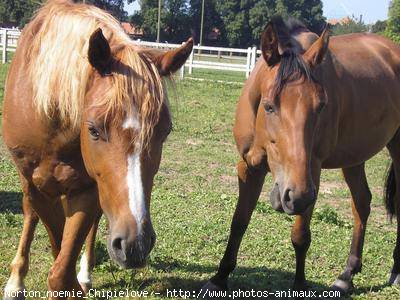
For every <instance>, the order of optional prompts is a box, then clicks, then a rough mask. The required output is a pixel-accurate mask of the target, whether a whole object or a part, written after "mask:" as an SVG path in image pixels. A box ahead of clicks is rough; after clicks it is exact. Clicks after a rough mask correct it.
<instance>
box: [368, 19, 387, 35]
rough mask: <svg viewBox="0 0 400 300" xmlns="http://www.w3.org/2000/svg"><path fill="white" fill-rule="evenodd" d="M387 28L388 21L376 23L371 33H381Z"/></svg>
mask: <svg viewBox="0 0 400 300" xmlns="http://www.w3.org/2000/svg"><path fill="white" fill-rule="evenodd" d="M386 27H387V21H380V20H378V21H376V23H375V24H374V25H372V28H371V31H372V32H373V33H381V32H384V31H385V30H386Z"/></svg>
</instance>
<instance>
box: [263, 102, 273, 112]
mask: <svg viewBox="0 0 400 300" xmlns="http://www.w3.org/2000/svg"><path fill="white" fill-rule="evenodd" d="M264 109H265V111H266V112H267V113H268V114H272V113H274V112H275V107H274V106H273V105H271V104H266V105H265V106H264Z"/></svg>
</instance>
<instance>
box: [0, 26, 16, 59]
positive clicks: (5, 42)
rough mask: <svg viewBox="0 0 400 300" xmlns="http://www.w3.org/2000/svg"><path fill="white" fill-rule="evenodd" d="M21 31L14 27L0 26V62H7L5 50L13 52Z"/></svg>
mask: <svg viewBox="0 0 400 300" xmlns="http://www.w3.org/2000/svg"><path fill="white" fill-rule="evenodd" d="M20 35H21V32H20V31H19V30H16V29H8V28H0V51H1V62H2V63H3V64H4V63H6V62H7V52H15V49H16V48H17V43H18V38H19V36H20Z"/></svg>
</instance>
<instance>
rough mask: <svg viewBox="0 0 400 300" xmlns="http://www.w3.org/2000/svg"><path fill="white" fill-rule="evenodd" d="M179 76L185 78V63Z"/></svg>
mask: <svg viewBox="0 0 400 300" xmlns="http://www.w3.org/2000/svg"><path fill="white" fill-rule="evenodd" d="M182 45H185V43H182ZM179 77H180V78H181V79H183V78H185V64H183V66H182V67H181V69H180V70H179Z"/></svg>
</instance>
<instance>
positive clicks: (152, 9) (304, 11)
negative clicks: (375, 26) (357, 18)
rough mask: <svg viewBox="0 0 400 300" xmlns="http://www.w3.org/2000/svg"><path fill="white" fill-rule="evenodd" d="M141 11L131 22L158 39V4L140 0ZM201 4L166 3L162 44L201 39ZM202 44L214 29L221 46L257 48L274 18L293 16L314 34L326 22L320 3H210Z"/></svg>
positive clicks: (271, 0) (191, 1)
mask: <svg viewBox="0 0 400 300" xmlns="http://www.w3.org/2000/svg"><path fill="white" fill-rule="evenodd" d="M139 4H140V7H141V10H140V11H139V12H137V13H136V14H135V15H134V16H133V17H132V18H131V20H132V21H133V22H135V23H136V25H138V26H141V27H142V28H143V29H144V32H145V35H146V39H153V40H154V39H155V37H156V35H157V12H158V0H140V1H139ZM201 9H202V0H189V1H187V0H186V1H185V0H164V1H162V12H161V40H167V41H169V42H182V41H183V40H185V39H186V38H187V36H188V35H189V34H191V35H193V36H194V37H195V41H196V43H197V42H198V41H199V37H200V24H201ZM204 14H205V17H204V30H203V41H207V40H206V38H205V37H206V36H207V34H208V33H210V32H211V30H212V29H213V28H217V29H219V30H220V32H221V36H220V38H219V44H220V45H223V46H231V47H247V46H252V45H257V44H258V43H259V40H260V35H261V32H262V30H263V29H264V27H265V25H266V24H267V22H268V20H270V19H271V17H272V16H273V15H274V14H282V15H284V16H294V17H297V18H298V19H300V20H301V21H303V22H304V23H305V25H307V26H308V27H309V28H310V29H311V30H313V31H316V32H320V31H321V30H322V29H323V25H324V23H325V19H324V17H323V15H322V2H321V0H278V1H275V0H207V1H205V13H204Z"/></svg>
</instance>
